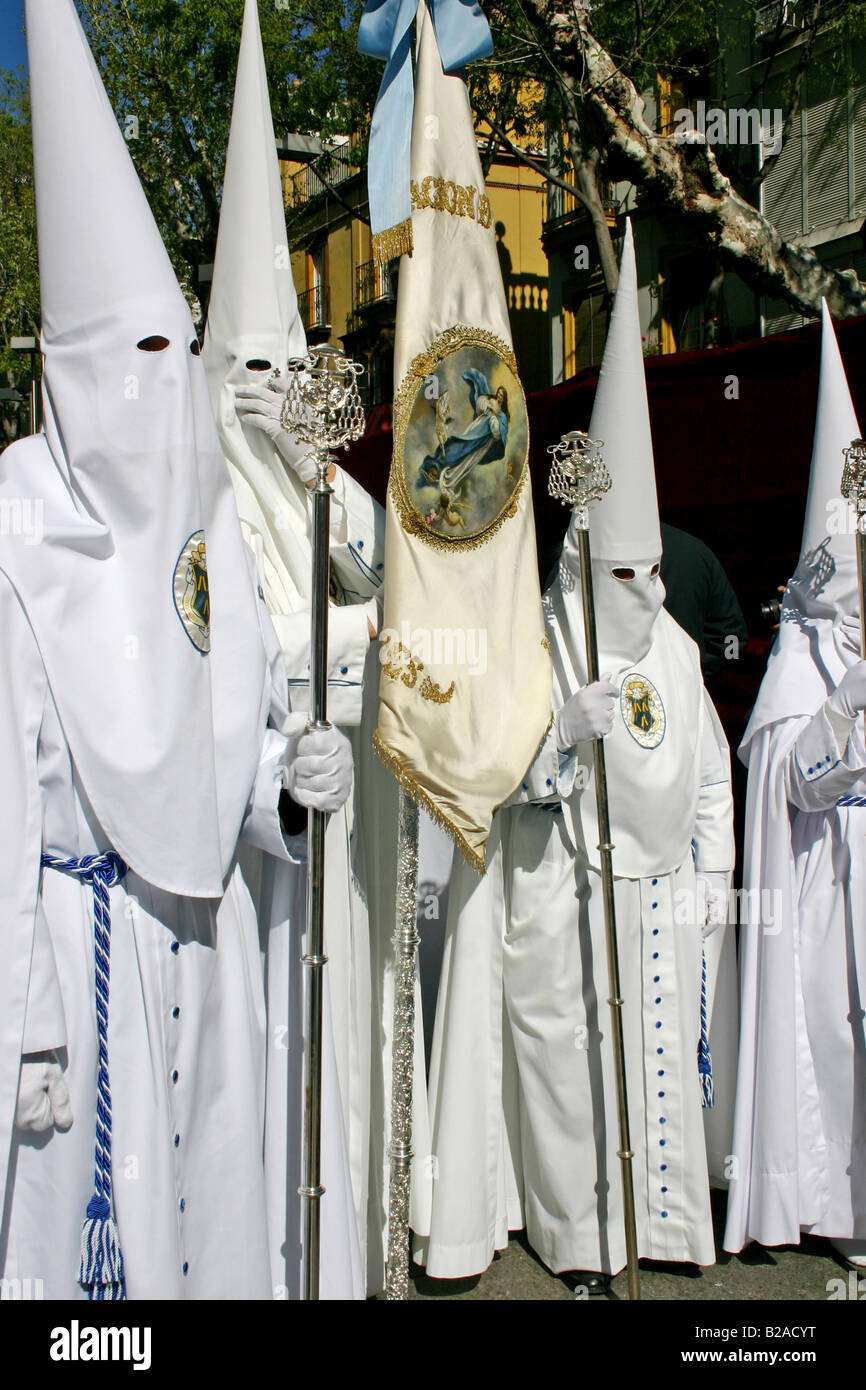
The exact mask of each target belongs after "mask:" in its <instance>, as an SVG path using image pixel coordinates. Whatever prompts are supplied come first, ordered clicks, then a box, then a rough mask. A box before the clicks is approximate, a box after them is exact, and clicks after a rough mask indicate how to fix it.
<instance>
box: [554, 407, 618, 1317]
mask: <svg viewBox="0 0 866 1390" xmlns="http://www.w3.org/2000/svg"><path fill="white" fill-rule="evenodd" d="M601 447H602V441H601V440H600V439H590V437H589V435H588V434H586V433H585V432H584V431H583V430H572V431H571V432H570V433H568V434H564V435H563V436H562V438H561V439H560V440H559V443H557V444H551V445H550V446H549V447H548V453H549V454H552V455H553V463H552V464H551V468H550V478H549V481H548V491H549V492H550V495H551V497H558V498H559V500H560V501H561V502H564V503H565V505H566V506H568V507H571V508H572V510H573V519H574V526H575V530H576V531H577V544H578V555H579V557H580V592H581V598H582V601H583V628H584V635H585V639H586V679H587V682H588V683H591V682H593V681H597V680H598V678H599V675H598V635H597V631H596V623H595V601H594V599H593V591H592V556H591V554H590V545H589V509H590V507H591V506H592V504H593V502H598V501H599V500H600V499H601V498H602V497H603V496H604V494H605V493H606V492H607V491H608V490H609V488H610V483H611V479H610V474H609V473H608V471H607V469H606V468H605V466H604V464H603V462H602V459H601ZM592 756H593V762H594V768H595V801H596V809H597V818H598V836H599V846H598V851H599V855H600V856H601V885H602V897H603V901H604V927H605V939H606V942H607V969H608V978H609V984H610V997H609V998H608V1001H607V1002H608V1004H609V1005H610V1017H611V1025H612V1028H613V1053H614V1066H615V1070H616V1103H617V1119H618V1124H619V1150H618V1154H619V1160H620V1168H621V1171H622V1206H623V1217H624V1222H625V1249H626V1264H627V1268H628V1296H629V1298H630V1299H638V1298H640V1272H639V1269H638V1250H637V1225H636V1222H635V1205H634V1178H633V1175H632V1158H633V1153H632V1147H631V1134H630V1130H629V1118H628V1089H627V1086H626V1075H625V1048H624V1046H623V1035H622V1004H623V1001H622V995H621V991H620V982H619V952H618V949H617V940H616V907H615V903H614V892H613V862H612V859H611V852H612V850H613V848H614V846H613V844H612V843H611V838H610V812H609V807H608V797H607V769H606V766H605V759H604V743H603V741H602V740H601V739H600V738H597V739H594V740H593V744H592Z"/></svg>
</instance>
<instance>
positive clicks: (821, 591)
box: [740, 301, 860, 760]
mask: <svg viewBox="0 0 866 1390" xmlns="http://www.w3.org/2000/svg"><path fill="white" fill-rule="evenodd" d="M859 437H860V426H859V425H858V423H857V416H856V415H855V413H854V406H853V403H852V401H851V392H850V390H849V388H848V379H847V377H846V375H845V367H844V365H843V363H842V356H841V354H840V352H839V344H838V342H837V341H836V333H835V330H834V328H833V320H832V319H831V317H830V312H829V310H828V308H827V303H826V301H823V302H822V314H821V372H820V377H819V381H818V409H817V413H816V417H815V436H814V441H813V444H812V467H811V471H810V474H809V492H808V495H807V498H806V520H805V523H804V526H803V539H802V543H801V545H800V558H799V560H798V561H797V568H796V570H795V571H794V575H793V578H792V579H791V580H790V581H789V584H788V587H787V589H786V591H785V598H784V601H783V603H782V614H781V621H780V623H779V635H778V637H777V639H776V643H775V645H774V647H773V650H772V652H771V653H770V660H769V662H768V664H767V671H766V674H765V676H764V680H763V682H762V684H761V689H760V693H759V695H758V699H757V702H756V704H755V708H754V709H753V711H752V715H751V718H750V720H749V724H748V727H747V729H746V732H745V735H744V737H743V742H742V744H741V745H740V756H741V757H742V758H743V759H744V760H747V758H748V752H747V749H748V744H749V743H750V741H751V739H752V738H753V737H754V735H755V734H756V733H757V732H758V731H759V730H760V729H762V728H764V726H765V725H767V724H772V723H774V722H775V721H776V720H778V719H785V718H790V717H792V716H795V715H799V714H814V712H815V710H816V709H817V708H818V706H819V705H820V704H821V703H822V702H823V701H824V699H826V697H827V695H829V694H830V692H831V691H832V690H833V689H834V688H835V686H836V685H837V684H838V682H839V681H840V680H841V678H842V676H843V675H844V674H845V671H846V670H847V669H848V667H849V666H851V665H853V663H854V662H855V661H857V660H859V657H860V632H859V619H860V600H859V594H858V586H857V552H856V544H855V538H854V530H853V515H854V514H853V512H852V510H851V508H850V506H849V504H848V503H847V502H845V501H844V500H843V498H842V495H841V486H842V469H843V466H844V463H845V460H844V457H843V452H842V451H843V450H844V449H846V448H847V446H848V445H849V444H850V443H851V441H852V439H857V438H859Z"/></svg>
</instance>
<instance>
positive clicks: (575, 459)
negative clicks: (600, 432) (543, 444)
mask: <svg viewBox="0 0 866 1390" xmlns="http://www.w3.org/2000/svg"><path fill="white" fill-rule="evenodd" d="M603 444H604V441H603V440H601V439H591V438H590V436H589V435H588V434H587V433H586V431H585V430H570V431H569V433H568V434H564V435H563V436H562V438H561V439H560V440H559V442H558V443H557V444H549V445H548V447H547V452H548V453H549V454H552V455H553V463H552V464H551V465H550V477H549V479H548V482H547V490H548V492H549V493H550V495H551V497H558V498H559V500H560V502H562V503H564V504H565V506H567V507H572V508H573V509H574V523H575V525H576V526H577V528H578V530H580V531H588V530H589V508H590V506H591V505H592V503H593V502H598V501H600V499H601V498H602V497H603V496H604V494H605V493H606V492H607V491H608V490H609V488H610V474H609V473H608V471H607V469H606V468H605V466H604V463H603V462H602V457H601V450H602V447H603Z"/></svg>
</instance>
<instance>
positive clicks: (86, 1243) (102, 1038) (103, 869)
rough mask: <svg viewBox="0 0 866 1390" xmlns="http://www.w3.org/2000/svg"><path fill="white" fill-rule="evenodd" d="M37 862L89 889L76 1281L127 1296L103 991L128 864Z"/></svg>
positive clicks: (93, 1293) (116, 858) (100, 1292)
mask: <svg viewBox="0 0 866 1390" xmlns="http://www.w3.org/2000/svg"><path fill="white" fill-rule="evenodd" d="M42 864H43V866H44V867H45V868H48V869H57V871H58V872H59V873H63V874H71V875H72V877H73V878H77V879H78V880H79V882H81V883H89V884H90V885H91V888H92V890H93V947H94V967H95V968H94V980H95V987H96V1035H97V1043H98V1050H99V1059H98V1068H97V1076H96V1168H95V1176H94V1193H93V1196H92V1197H91V1199H90V1202H89V1203H88V1206H87V1216H86V1219H85V1222H84V1226H83V1228H82V1232H81V1269H80V1271H79V1276H78V1281H79V1283H80V1284H81V1287H82V1288H83V1289H85V1290H86V1292H87V1295H88V1297H89V1298H90V1299H93V1300H97V1301H100V1302H101V1301H103V1300H113V1299H124V1298H126V1283H125V1279H124V1273H123V1255H122V1253H121V1250H120V1244H119V1241H118V1232H117V1225H116V1223H115V1221H114V1219H113V1218H112V1215H111V1087H110V1084H109V1076H108V990H109V976H110V967H111V903H110V899H109V896H108V890H109V888H111V887H113V886H114V884H116V883H120V881H121V879H122V878H123V877H124V876H125V874H126V870H127V866H126V864H124V862H123V860H122V859H121V858H120V855H119V854H115V853H114V852H113V851H109V852H108V853H107V854H86V855H84V856H83V857H82V858H81V859H61V858H60V856H59V855H55V854H43V856H42Z"/></svg>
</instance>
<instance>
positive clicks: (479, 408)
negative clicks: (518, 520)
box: [403, 344, 529, 541]
mask: <svg viewBox="0 0 866 1390" xmlns="http://www.w3.org/2000/svg"><path fill="white" fill-rule="evenodd" d="M503 347H505V344H503ZM528 438H529V434H528V428H527V421H526V402H525V400H524V396H523V390H522V388H521V385H520V382H519V380H518V378H517V376H516V374H515V372H514V371H513V370H512V368H511V366H509V365H508V363H506V362H505V361H504V360H503V357H502V356H500V355H499V353H497V352H496V351H495V350H493V349H492V348H490V347H486V346H480V345H475V344H463V345H462V346H459V347H456V348H454V349H453V350H452V351H450V352H448V353H447V354H446V355H445V356H443V357H442V359H441V360H440V361H439V362H438V364H437V365H436V366H435V368H434V369H433V370H432V371H431V372H429V374H428V375H426V376H425V377H424V380H423V381H422V382H421V384H420V385H419V387H418V389H417V392H416V394H415V398H414V401H413V403H412V408H411V411H410V414H409V419H408V423H407V427H406V437H405V441H404V447H403V472H404V479H405V484H406V491H407V493H408V496H409V501H410V503H411V506H412V508H413V509H414V510H415V511H416V513H417V514H418V515H419V516H420V518H421V520H422V522H423V523H424V526H425V528H426V529H428V530H429V531H432V532H435V533H436V534H437V535H438V536H443V537H447V538H448V539H449V540H455V541H460V540H468V539H469V538H471V537H477V536H478V535H479V534H480V533H481V532H483V531H486V530H487V529H488V527H490V526H492V525H494V523H495V522H496V521H497V520H498V519H499V518H500V517H501V515H502V513H503V512H504V511H505V510H506V508H507V507H508V505H509V503H510V501H511V498H512V494H513V493H514V490H515V488H516V487H517V485H518V483H519V482H520V479H521V477H522V475H523V469H524V466H525V464H526V454H527V443H528Z"/></svg>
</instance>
